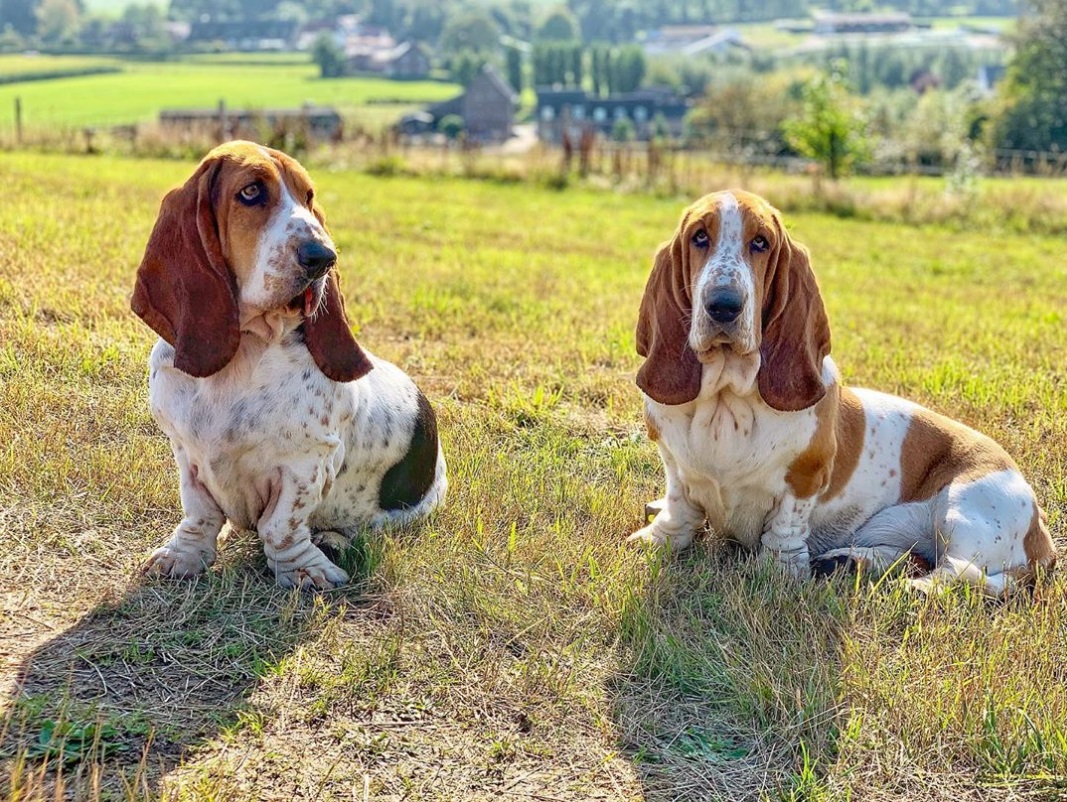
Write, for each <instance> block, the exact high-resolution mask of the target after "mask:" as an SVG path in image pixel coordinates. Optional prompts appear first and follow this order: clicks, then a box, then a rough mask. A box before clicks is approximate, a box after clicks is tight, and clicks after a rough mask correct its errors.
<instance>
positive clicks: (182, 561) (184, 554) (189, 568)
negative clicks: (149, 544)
mask: <svg viewBox="0 0 1067 802" xmlns="http://www.w3.org/2000/svg"><path fill="white" fill-rule="evenodd" d="M214 562H215V552H213V551H210V552H208V551H199V550H196V549H189V550H186V549H181V548H178V547H176V546H171V545H167V546H162V547H161V548H158V549H156V550H155V551H154V552H152V556H151V557H149V558H148V561H147V562H145V564H144V566H143V567H142V568H141V573H142V574H147V575H152V576H162V577H166V578H167V579H192V578H193V577H197V576H200V574H202V573H204V571H206V570H207V569H208V568H210V567H211V564H212V563H214Z"/></svg>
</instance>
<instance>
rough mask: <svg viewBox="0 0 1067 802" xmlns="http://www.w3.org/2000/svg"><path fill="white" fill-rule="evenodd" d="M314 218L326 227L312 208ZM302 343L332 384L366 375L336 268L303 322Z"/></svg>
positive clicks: (365, 363)
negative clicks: (313, 312) (349, 324)
mask: <svg viewBox="0 0 1067 802" xmlns="http://www.w3.org/2000/svg"><path fill="white" fill-rule="evenodd" d="M312 212H313V213H314V214H315V217H317V218H318V220H319V222H320V223H322V227H323V228H325V227H326V218H325V217H324V216H323V214H322V211H321V210H320V209H319V208H318V207H317V206H316V207H314V208H313V209H312ZM303 328H304V342H305V343H307V347H308V351H310V352H311V358H312V359H314V360H315V364H316V365H318V366H319V370H321V371H322V372H323V373H324V374H325V375H326V377H327V378H329V379H333V380H334V381H335V382H350V381H355V380H356V379H359V378H362V377H363V376H366V375H367V374H368V373H370V371H371V368H373V367H374V365H372V364H371V361H370V359H368V358H367V354H366V353H365V352H364V351H363V349H362V348H360V346H359V343H358V342H356V338H355V337H354V336H353V335H352V329H350V328H349V326H348V316H347V315H346V314H345V299H344V297H343V296H342V295H341V287H340V285H339V284H338V283H337V269H336V268H334V269H333V270H331V271H330V272H329V273H328V274H327V276H326V291H325V296H324V297H323V300H322V304H321V305H320V306H319V309H318V311H317V312H316V313H315V314H314V315H313V316H312V317H311V318H309V319H307V320H305V321H304V326H303Z"/></svg>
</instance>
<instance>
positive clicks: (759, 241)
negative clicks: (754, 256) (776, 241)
mask: <svg viewBox="0 0 1067 802" xmlns="http://www.w3.org/2000/svg"><path fill="white" fill-rule="evenodd" d="M749 247H750V248H751V249H752V252H753V253H763V252H764V251H765V250H767V249H768V248H769V247H771V244H770V243H769V242H767V238H766V237H765V236H763V235H762V234H757V235H756V236H755V237H753V238H752V242H750V243H749Z"/></svg>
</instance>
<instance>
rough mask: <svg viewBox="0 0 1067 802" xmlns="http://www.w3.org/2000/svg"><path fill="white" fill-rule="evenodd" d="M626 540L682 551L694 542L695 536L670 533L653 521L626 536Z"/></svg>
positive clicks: (652, 546)
mask: <svg viewBox="0 0 1067 802" xmlns="http://www.w3.org/2000/svg"><path fill="white" fill-rule="evenodd" d="M626 542H627V543H633V544H637V545H644V546H649V547H651V548H657V549H659V548H664V547H668V548H670V549H671V551H681V550H682V549H684V548H686V547H687V546H688V545H689V544H690V543H692V542H693V536H692V535H681V534H679V535H672V534H668V533H666V532H664V531H663V530H662V529H661V528H659V527H657V526H656V524H655V523H654V522H653V523H651V524H649V525H648V526H646V527H645V528H644V529H638V530H637V531H636V532H634V533H633V534H632V535H630V536H629V537H628V538H626Z"/></svg>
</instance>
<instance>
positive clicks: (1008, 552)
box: [911, 469, 1047, 596]
mask: <svg viewBox="0 0 1067 802" xmlns="http://www.w3.org/2000/svg"><path fill="white" fill-rule="evenodd" d="M935 499H936V507H935V515H934V525H935V530H936V532H937V534H938V543H937V545H938V550H937V551H938V554H937V567H936V568H935V569H934V570H933V571H932V572H931V573H930V574H928V575H927V576H925V577H921V578H920V579H915V580H912V581H911V584H912V587H914V588H916V589H917V590H920V591H923V592H930V591H932V590H936V589H938V588H939V587H941V586H943V585H945V584H949V583H954V582H966V583H967V584H969V585H971V586H973V587H975V588H977V589H978V590H980V591H982V592H983V593H985V594H987V595H990V596H1003V595H1005V594H1008V593H1011V592H1012V591H1013V590H1015V589H1016V588H1017V587H1018V586H1020V585H1021V584H1023V581H1022V580H1025V579H1027V578H1029V577H1031V576H1032V575H1033V572H1034V570H1035V569H1036V568H1037V567H1038V566H1039V565H1041V564H1042V560H1041V559H1040V558H1039V557H1038V555H1037V554H1036V553H1035V555H1030V554H1028V553H1027V552H1028V551H1034V546H1035V545H1037V544H1035V542H1034V540H1036V539H1038V538H1039V536H1040V535H1041V534H1044V535H1045V536H1046V537H1047V532H1044V531H1043V530H1042V529H1041V528H1040V526H1039V524H1040V517H1039V514H1038V508H1037V502H1036V501H1035V499H1034V494H1033V491H1032V490H1031V489H1030V486H1029V485H1028V484H1027V483H1026V480H1025V479H1023V477H1022V476H1021V475H1020V474H1019V472H1018V471H1016V470H1010V469H1009V470H1004V471H997V472H995V473H991V474H988V475H986V476H983V477H982V478H980V479H977V480H974V481H967V482H954V483H952V484H950V485H949V486H948V487H946V488H945V489H944V490H942V491H941V492H940V493H938V495H937V496H936V497H935ZM1032 530H1033V531H1034V532H1035V534H1031V532H1032ZM1032 557H1033V559H1031V558H1032Z"/></svg>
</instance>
